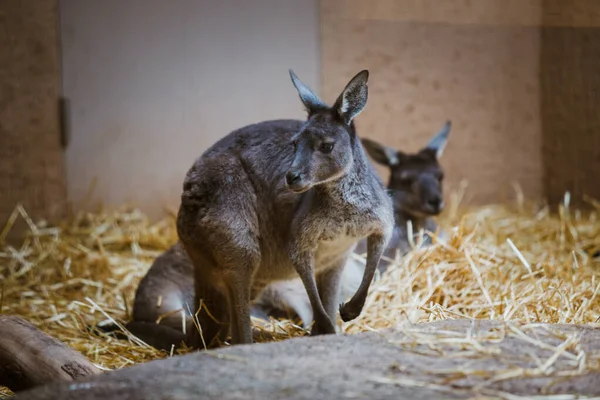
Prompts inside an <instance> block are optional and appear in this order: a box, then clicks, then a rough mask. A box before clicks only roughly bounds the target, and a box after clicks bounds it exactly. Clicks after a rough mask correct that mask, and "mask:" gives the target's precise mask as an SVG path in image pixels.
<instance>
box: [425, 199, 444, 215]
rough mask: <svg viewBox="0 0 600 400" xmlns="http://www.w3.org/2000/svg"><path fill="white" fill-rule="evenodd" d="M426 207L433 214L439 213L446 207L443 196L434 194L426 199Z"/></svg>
mask: <svg viewBox="0 0 600 400" xmlns="http://www.w3.org/2000/svg"><path fill="white" fill-rule="evenodd" d="M425 208H426V209H427V211H428V212H429V213H431V214H439V213H441V212H442V210H443V209H444V201H443V200H442V198H441V196H432V197H430V198H428V199H427V200H426V201H425Z"/></svg>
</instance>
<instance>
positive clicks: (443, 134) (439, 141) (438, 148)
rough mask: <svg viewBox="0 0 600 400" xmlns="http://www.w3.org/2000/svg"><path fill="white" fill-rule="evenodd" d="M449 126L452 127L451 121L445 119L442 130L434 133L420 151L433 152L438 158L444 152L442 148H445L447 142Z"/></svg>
mask: <svg viewBox="0 0 600 400" xmlns="http://www.w3.org/2000/svg"><path fill="white" fill-rule="evenodd" d="M450 128H452V122H451V121H446V124H445V125H444V127H443V128H442V130H441V131H439V132H438V133H436V135H435V136H434V137H433V138H432V139H431V140H430V141H429V143H428V144H427V146H425V148H424V149H423V150H421V151H427V150H428V151H432V152H433V153H434V154H435V157H436V158H440V157H441V156H442V154H443V153H444V148H446V144H447V143H448V136H449V135H450Z"/></svg>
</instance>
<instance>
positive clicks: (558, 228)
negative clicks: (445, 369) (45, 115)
mask: <svg viewBox="0 0 600 400" xmlns="http://www.w3.org/2000/svg"><path fill="white" fill-rule="evenodd" d="M590 202H591V204H592V205H593V209H594V210H593V211H591V212H585V213H584V212H579V211H576V210H572V209H571V208H570V207H569V205H568V196H566V198H565V204H564V205H563V206H561V207H560V209H559V211H558V213H551V212H550V211H549V209H548V208H547V207H536V206H534V205H531V204H526V203H525V202H524V201H523V200H522V199H521V200H520V201H517V202H516V203H515V204H512V205H498V206H488V207H481V208H476V209H472V210H461V211H459V208H460V207H459V204H460V193H459V194H454V195H453V196H452V201H450V202H449V203H450V206H449V207H448V211H447V212H446V215H445V216H443V217H442V218H441V220H440V221H441V222H442V226H444V227H445V229H446V231H447V232H448V236H449V238H448V239H447V240H446V241H445V242H442V241H436V243H434V245H432V246H430V247H420V244H419V240H417V241H416V243H415V249H414V250H413V251H412V252H411V253H409V254H408V255H407V256H406V257H404V258H403V259H402V260H399V261H397V263H395V264H394V265H393V266H392V267H391V268H390V270H388V271H387V272H386V273H385V274H384V275H383V276H381V278H380V279H379V280H377V281H376V282H375V283H374V284H373V285H372V290H371V293H370V295H369V298H368V301H367V304H366V306H365V309H364V310H363V313H362V315H361V316H360V317H359V318H357V319H356V320H354V321H351V322H349V323H345V324H344V325H343V327H342V329H343V331H344V332H347V333H357V332H362V331H372V330H380V329H384V328H390V327H398V326H402V325H405V324H417V323H419V322H426V321H434V320H443V319H459V318H476V319H497V320H513V321H520V322H523V323H538V322H543V323H576V324H593V325H596V326H597V324H598V322H599V318H600V293H599V292H600V257H597V255H598V252H599V251H600V221H599V220H598V212H599V211H600V204H599V203H597V202H593V201H590ZM20 218H23V219H24V220H25V221H26V222H27V224H28V225H29V238H28V239H27V240H26V241H25V243H24V244H23V246H22V247H20V248H13V247H11V246H9V245H6V244H2V243H3V239H4V238H5V237H6V235H7V233H8V231H9V230H10V229H11V227H12V225H13V224H14V222H15V220H17V219H20ZM175 240H176V232H175V227H174V218H173V217H172V216H171V217H169V218H166V219H164V220H163V221H160V222H158V223H151V222H150V221H149V220H148V218H147V217H146V216H145V215H144V214H143V213H141V212H140V211H139V210H137V209H135V208H123V209H121V210H118V211H112V212H108V211H99V212H96V213H85V214H80V215H77V216H76V217H74V218H71V219H69V220H66V221H63V222H62V223H61V224H59V225H58V226H47V225H46V224H45V223H44V222H40V223H34V222H33V221H31V219H29V217H28V216H27V213H26V210H24V209H23V208H22V207H21V206H18V207H17V208H16V209H15V212H14V214H13V216H12V217H11V219H10V220H9V221H8V223H7V225H6V227H5V228H4V230H3V231H2V232H1V233H0V246H1V247H0V282H1V283H0V286H1V288H0V290H1V295H0V312H1V313H5V314H16V315H20V316H23V317H25V318H27V319H28V320H29V321H31V322H32V323H33V324H34V325H36V326H38V327H39V328H41V329H42V330H44V331H46V332H48V333H49V334H50V335H52V336H54V337H56V338H58V339H59V340H61V341H63V342H65V343H66V344H68V345H69V346H71V347H72V348H74V349H76V350H77V351H80V352H81V353H83V354H84V355H86V356H87V357H88V358H89V359H90V360H91V361H92V362H93V363H95V364H96V365H98V366H99V367H100V368H103V369H107V370H110V369H118V368H122V367H126V366H130V365H132V364H137V363H142V362H145V361H149V360H153V359H157V358H164V357H168V356H169V354H166V353H163V352H159V351H157V350H155V349H153V348H150V347H149V346H147V345H145V344H144V343H143V342H140V341H138V340H136V339H135V338H133V337H130V340H117V339H115V338H113V337H111V336H108V335H105V334H101V333H98V332H95V331H94V330H90V327H94V326H96V325H97V324H99V323H105V322H106V321H107V320H113V319H114V320H116V321H117V322H124V321H127V318H128V313H129V311H130V307H131V304H132V299H133V296H134V293H135V288H136V286H137V284H138V282H139V280H140V279H141V278H142V277H143V275H144V274H145V272H146V270H147V269H148V268H149V266H150V264H151V263H152V261H153V259H154V258H155V257H156V256H158V255H159V254H160V253H161V252H162V251H164V250H165V249H166V248H168V247H169V246H170V245H171V244H172V243H174V241H175ZM254 323H255V324H256V325H257V326H258V327H259V328H260V329H263V330H265V331H270V332H275V333H276V334H277V335H276V336H277V337H278V338H281V339H283V338H287V337H292V336H298V335H305V334H307V332H306V331H304V330H303V329H302V328H300V327H299V326H297V325H295V324H293V323H291V322H289V321H274V320H272V321H269V322H266V321H258V320H255V321H254ZM186 351H187V350H185V349H184V350H182V351H181V352H186ZM0 397H1V392H0Z"/></svg>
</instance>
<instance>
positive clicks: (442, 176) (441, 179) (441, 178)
mask: <svg viewBox="0 0 600 400" xmlns="http://www.w3.org/2000/svg"><path fill="white" fill-rule="evenodd" d="M443 180H444V174H443V173H440V174H439V175H438V181H440V182H441V181H443Z"/></svg>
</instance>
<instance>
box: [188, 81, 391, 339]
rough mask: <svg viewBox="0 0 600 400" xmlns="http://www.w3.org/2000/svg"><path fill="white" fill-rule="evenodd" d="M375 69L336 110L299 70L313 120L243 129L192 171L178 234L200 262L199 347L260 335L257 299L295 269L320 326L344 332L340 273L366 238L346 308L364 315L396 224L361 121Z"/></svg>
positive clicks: (347, 315)
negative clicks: (253, 310) (255, 327)
mask: <svg viewBox="0 0 600 400" xmlns="http://www.w3.org/2000/svg"><path fill="white" fill-rule="evenodd" d="M368 76H369V73H368V71H366V70H364V71H361V72H360V73H358V74H357V75H356V76H355V77H354V78H352V80H350V82H349V83H348V84H347V86H346V87H345V88H344V90H343V91H342V93H341V94H340V96H339V97H338V99H337V100H336V102H335V103H334V105H333V106H332V107H330V106H328V105H327V104H325V103H324V102H323V101H322V100H321V99H320V98H319V97H317V95H316V94H314V93H313V92H312V91H311V90H310V89H309V88H308V87H307V86H306V85H305V84H304V83H302V82H301V81H300V80H299V79H298V77H297V76H296V75H295V74H294V72H293V71H291V70H290V77H291V79H292V82H293V84H294V86H295V88H296V90H297V91H298V94H299V95H300V99H301V101H302V103H303V104H304V106H305V108H306V111H307V113H308V117H307V119H306V120H305V121H299V120H274V121H266V122H261V123H258V124H254V125H249V126H246V127H243V128H241V129H238V130H236V131H233V132H232V133H230V134H229V135H227V136H225V137H224V138H223V139H221V140H219V141H218V142H217V143H215V144H214V145H213V146H212V147H211V148H209V149H208V150H207V151H206V152H205V153H204V154H203V155H202V156H201V157H200V158H198V159H197V160H196V162H195V163H194V165H193V166H192V167H191V169H190V170H189V172H188V173H187V176H186V178H185V180H184V184H183V193H182V195H181V206H180V208H179V212H178V215H177V232H178V236H179V239H180V241H181V243H182V245H183V248H184V249H185V250H186V252H187V254H188V255H189V257H190V259H191V261H192V264H193V265H194V286H195V290H194V292H195V299H194V307H193V310H198V313H197V320H198V322H199V326H200V329H192V330H191V332H188V338H187V342H188V343H190V344H191V345H192V346H194V347H202V346H213V345H215V344H217V343H218V341H220V340H221V341H222V340H224V339H225V338H226V337H227V335H228V334H229V333H230V334H231V343H233V344H238V343H252V340H253V338H252V327H251V323H250V302H251V299H254V298H256V297H257V296H258V295H259V294H260V293H261V291H262V290H263V289H264V288H265V287H266V286H267V285H268V284H269V283H271V282H274V281H278V280H290V279H292V278H294V277H295V276H299V277H300V279H301V281H302V283H303V285H304V288H305V290H306V292H307V295H308V298H309V300H310V304H311V308H312V311H313V315H314V324H313V326H312V329H311V334H312V335H319V334H335V333H336V329H335V319H336V311H337V309H338V297H339V283H340V276H341V273H342V270H343V267H344V265H345V263H346V260H347V258H348V256H349V254H350V253H351V252H352V251H353V250H354V247H355V246H356V244H357V243H358V241H359V240H360V239H362V238H364V237H367V249H368V251H367V253H368V254H367V262H366V267H365V271H364V275H363V278H362V281H361V283H360V285H359V287H358V289H357V291H356V293H355V294H354V296H353V297H352V298H351V299H350V300H349V301H348V302H347V303H344V304H341V305H340V306H339V310H340V316H341V318H342V320H344V321H350V320H352V319H354V318H356V317H357V316H358V315H359V314H360V312H361V311H362V308H363V306H364V302H365V299H366V296H367V294H368V290H369V286H370V284H371V281H372V280H373V276H374V274H375V271H376V269H377V265H378V263H379V259H380V257H381V255H382V253H383V251H384V249H385V247H386V245H387V242H388V240H389V238H390V236H391V234H392V229H393V221H394V216H393V208H392V201H391V198H390V197H389V195H388V194H387V192H386V190H385V188H384V186H383V184H382V182H381V180H380V178H379V176H378V175H377V172H376V171H375V169H374V167H373V165H372V164H371V163H370V162H369V161H368V159H367V156H366V155H365V152H364V150H363V147H362V145H361V141H360V140H359V138H358V136H357V134H356V130H355V125H354V122H353V120H354V118H355V117H356V116H357V115H358V114H359V113H360V112H361V111H362V110H363V108H364V107H365V105H366V102H367V92H368V90H367V80H368ZM296 274H297V275H296Z"/></svg>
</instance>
